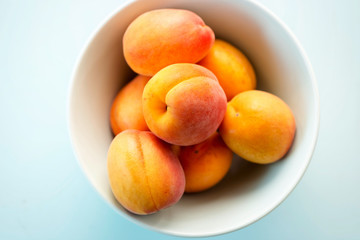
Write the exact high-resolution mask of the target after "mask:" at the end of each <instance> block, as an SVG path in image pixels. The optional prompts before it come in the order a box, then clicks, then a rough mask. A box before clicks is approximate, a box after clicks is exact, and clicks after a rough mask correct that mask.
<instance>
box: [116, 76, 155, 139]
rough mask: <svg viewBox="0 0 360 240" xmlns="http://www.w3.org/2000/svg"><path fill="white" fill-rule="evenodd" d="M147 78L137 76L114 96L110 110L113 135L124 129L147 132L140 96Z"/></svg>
mask: <svg viewBox="0 0 360 240" xmlns="http://www.w3.org/2000/svg"><path fill="white" fill-rule="evenodd" d="M149 79H150V78H149V77H145V76H141V75H138V76H136V77H135V78H134V79H133V80H131V81H130V82H129V83H128V84H126V85H125V86H124V87H123V88H122V89H121V90H120V91H119V93H118V94H117V95H116V97H115V99H114V101H113V103H112V106H111V109H110V125H111V129H112V131H113V133H114V135H117V134H119V133H120V132H122V131H124V130H126V129H137V130H142V131H146V130H149V128H148V126H147V125H146V122H145V119H144V114H143V111H142V94H143V91H144V87H145V85H146V83H147V82H148V81H149Z"/></svg>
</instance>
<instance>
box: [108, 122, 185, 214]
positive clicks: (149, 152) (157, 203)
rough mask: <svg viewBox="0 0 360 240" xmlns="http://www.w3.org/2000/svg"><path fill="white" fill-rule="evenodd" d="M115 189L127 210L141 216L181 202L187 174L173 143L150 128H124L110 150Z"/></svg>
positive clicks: (110, 163) (110, 165)
mask: <svg viewBox="0 0 360 240" xmlns="http://www.w3.org/2000/svg"><path fill="white" fill-rule="evenodd" d="M108 174H109V181H110V186H111V189H112V192H113V194H114V196H115V198H116V199H117V201H118V202H119V203H120V204H121V205H122V206H123V207H124V208H125V209H127V210H128V211H130V212H133V213H135V214H139V215H146V214H151V213H154V212H157V211H159V210H161V209H163V208H167V207H170V206H171V205H173V204H175V203H176V202H178V201H179V200H180V198H181V196H182V195H183V193H184V188H185V176H184V172H183V169H182V167H181V164H180V162H179V159H178V158H177V156H175V154H174V153H173V152H172V150H171V148H170V145H169V144H167V143H165V142H163V141H161V140H160V139H159V138H157V137H156V136H155V135H154V134H153V133H151V132H149V131H138V130H132V129H130V130H125V131H123V132H121V133H119V134H118V135H117V136H116V137H115V138H114V139H113V141H112V143H111V145H110V147H109V151H108Z"/></svg>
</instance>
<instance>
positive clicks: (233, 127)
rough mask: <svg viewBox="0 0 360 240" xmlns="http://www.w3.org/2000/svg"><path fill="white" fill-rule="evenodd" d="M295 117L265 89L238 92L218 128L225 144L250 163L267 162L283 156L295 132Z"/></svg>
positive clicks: (279, 100) (287, 107) (282, 102)
mask: <svg viewBox="0 0 360 240" xmlns="http://www.w3.org/2000/svg"><path fill="white" fill-rule="evenodd" d="M295 128H296V124H295V118H294V116H293V113H292V111H291V109H290V108H289V106H288V105H287V104H286V103H285V102H284V101H283V100H282V99H280V98H279V97H277V96H275V95H273V94H271V93H268V92H264V91H259V90H250V91H246V92H242V93H239V94H238V95H236V96H235V97H234V98H233V99H232V100H231V101H230V102H229V103H228V105H227V109H226V113H225V117H224V120H223V122H222V124H221V126H220V128H219V132H220V135H221V137H222V138H223V140H224V142H225V143H226V145H227V146H228V147H229V148H230V149H231V150H232V151H233V152H235V153H236V154H237V155H239V156H240V157H242V158H244V159H245V160H248V161H250V162H254V163H259V164H267V163H272V162H275V161H277V160H279V159H281V158H282V157H283V156H284V155H285V154H286V153H287V152H288V150H289V149H290V147H291V145H292V142H293V139H294V135H295Z"/></svg>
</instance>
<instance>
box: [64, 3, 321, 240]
mask: <svg viewBox="0 0 360 240" xmlns="http://www.w3.org/2000/svg"><path fill="white" fill-rule="evenodd" d="M141 1H144V0H126V1H125V2H123V3H122V4H120V5H119V6H118V7H116V8H115V9H114V10H113V11H112V12H110V13H109V14H108V15H106V16H105V18H103V20H102V21H100V23H98V24H97V26H96V27H95V29H94V30H93V31H92V32H91V34H90V35H89V37H88V38H87V39H86V41H85V42H84V43H83V45H82V47H81V50H80V53H79V54H78V56H77V58H76V60H75V65H74V68H73V70H72V73H71V78H70V79H71V80H70V83H69V85H68V89H67V93H68V95H67V103H66V109H67V111H66V112H67V117H66V121H67V130H68V134H69V138H70V143H71V146H72V148H73V152H74V155H75V158H76V162H77V163H78V164H79V167H80V169H81V172H82V173H83V174H84V175H85V176H86V178H87V180H88V181H89V182H90V183H91V184H90V185H91V186H92V188H93V190H95V192H96V193H97V194H98V195H100V196H101V197H100V198H101V199H102V200H103V201H104V202H106V205H107V206H110V208H112V209H114V210H115V212H117V213H119V214H120V215H121V216H122V217H124V218H125V219H127V220H129V221H130V222H133V223H135V224H137V225H139V226H141V227H144V228H146V229H149V230H155V231H156V232H158V233H162V234H168V235H172V236H178V237H210V236H218V235H222V234H227V233H231V232H234V231H237V230H240V229H243V228H245V227H247V226H249V225H251V224H253V223H255V222H257V221H259V220H260V219H262V218H263V217H265V216H266V215H268V214H269V213H270V212H272V211H273V210H274V209H276V208H277V207H278V206H279V205H280V204H281V203H282V202H283V201H284V200H285V199H286V198H287V197H288V196H289V195H290V194H291V193H292V192H293V191H294V189H295V188H296V186H297V185H298V184H299V182H300V180H301V179H302V178H303V176H304V174H305V172H306V169H307V168H308V166H309V164H310V162H311V159H312V156H313V154H314V151H315V148H316V144H317V140H318V135H319V128H320V97H319V92H318V86H317V82H316V77H315V73H314V71H313V67H312V65H311V62H310V60H309V58H308V56H307V54H306V52H305V50H304V49H303V47H302V45H301V44H300V41H299V40H298V39H297V38H296V36H295V34H294V33H293V32H292V31H291V29H290V28H289V27H288V26H287V25H286V24H285V23H284V22H283V21H282V20H281V19H280V18H279V17H278V16H277V15H275V14H274V13H273V12H272V11H271V10H269V9H268V8H267V7H265V6H264V5H263V4H261V3H259V2H257V1H255V0H244V2H248V3H250V4H253V5H254V6H255V7H257V8H259V9H260V10H261V11H262V12H264V14H267V15H268V16H269V17H270V18H272V19H273V20H274V22H276V23H277V24H278V25H279V26H280V27H281V28H282V29H283V30H284V32H285V34H287V35H288V36H289V37H290V39H291V41H293V42H294V44H295V46H296V48H297V49H298V51H299V54H300V56H301V58H302V59H303V61H304V64H305V67H306V70H307V72H308V74H309V76H310V82H311V90H312V95H313V96H314V100H315V101H314V107H313V111H314V115H313V118H312V121H313V122H314V128H315V131H314V133H313V135H312V136H311V139H310V142H309V144H308V146H309V149H310V151H308V152H307V154H306V155H305V156H304V159H306V164H304V165H303V168H302V169H299V172H300V173H301V174H299V175H298V177H297V179H296V181H294V184H293V186H291V188H290V191H288V192H286V193H285V194H283V195H282V196H281V197H279V200H278V201H277V202H276V203H275V204H273V205H272V206H271V207H269V208H268V209H267V210H266V211H263V212H262V214H260V215H258V216H256V217H253V218H252V219H249V220H248V221H247V223H246V224H243V225H239V226H236V227H231V228H223V230H222V231H216V232H206V233H199V234H188V233H182V232H176V231H170V230H166V229H162V228H160V227H158V226H151V225H148V224H146V223H144V222H142V221H138V220H137V219H135V218H133V217H130V216H129V215H127V214H124V213H123V212H121V211H120V210H119V209H118V208H117V207H116V206H114V205H113V204H110V203H109V202H108V201H107V200H106V199H105V198H104V197H103V196H102V195H101V194H99V193H98V191H97V189H96V187H95V185H94V183H93V181H92V180H91V178H90V174H89V173H88V172H87V171H85V165H84V163H83V162H82V161H80V160H79V158H80V156H79V153H78V152H79V151H78V149H79V146H78V144H77V143H76V140H75V136H74V133H73V131H72V129H73V123H72V122H73V120H72V115H71V112H72V104H71V103H72V102H73V100H72V99H73V97H74V85H75V79H76V75H77V72H78V69H79V66H80V65H81V63H82V61H83V58H84V55H85V53H86V52H87V51H88V49H89V47H90V45H91V43H92V42H93V40H94V39H95V37H96V36H97V35H98V33H99V32H100V31H101V29H102V28H103V27H104V26H105V25H106V23H107V22H108V21H110V20H111V19H112V18H113V17H115V16H116V15H117V14H118V13H119V12H120V11H121V10H123V9H124V8H126V7H128V6H130V5H131V4H132V3H134V2H141ZM234 1H236V0H234ZM169 2H171V0H170V1H169Z"/></svg>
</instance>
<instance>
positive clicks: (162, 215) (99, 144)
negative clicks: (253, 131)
mask: <svg viewBox="0 0 360 240" xmlns="http://www.w3.org/2000/svg"><path fill="white" fill-rule="evenodd" d="M169 7H170V8H184V9H189V10H192V11H194V12H196V13H197V14H199V15H200V16H201V17H202V18H203V19H204V21H205V23H206V24H207V25H209V26H210V27H211V28H212V29H213V30H214V32H215V35H216V37H218V38H222V39H225V40H227V41H229V42H231V43H233V44H234V45H236V46H237V47H239V48H240V49H241V50H242V51H243V52H244V53H245V54H246V55H247V56H248V57H249V59H250V60H251V62H252V63H253V65H254V67H255V71H256V74H257V78H258V89H262V90H266V91H269V92H272V93H274V94H275V95H277V96H279V97H281V98H282V99H283V100H284V101H285V102H286V103H288V105H289V106H290V107H291V109H292V110H293V113H294V115H295V119H296V123H297V130H296V136H295V140H294V143H293V146H292V148H291V149H290V151H289V153H288V154H287V155H286V157H285V159H283V160H281V161H279V162H277V163H275V164H271V165H267V166H262V165H256V164H251V163H247V162H245V161H244V160H241V159H239V158H234V161H233V165H232V167H231V169H230V172H229V174H228V175H227V176H226V177H225V179H224V180H223V181H222V182H221V183H219V184H218V185H217V186H216V187H214V188H213V189H211V190H209V191H206V192H203V193H198V194H191V195H190V194H185V195H184V196H183V198H182V199H181V200H180V201H179V202H178V203H177V204H176V205H174V206H172V207H170V208H167V209H165V210H162V211H160V212H158V213H156V214H152V215H149V216H136V215H134V214H131V213H129V212H127V211H126V210H125V209H124V208H122V207H121V206H120V205H119V204H118V203H117V202H116V200H115V199H114V197H113V195H112V192H111V189H110V185H109V181H108V176H107V167H106V166H107V165H106V161H107V159H106V158H107V151H108V147H109V145H110V142H111V140H112V138H113V135H112V133H111V130H110V125H109V111H110V106H111V103H112V100H113V98H114V96H115V95H116V93H117V92H118V90H119V89H120V88H121V86H122V85H124V83H125V82H126V81H128V80H129V79H130V78H131V76H132V75H131V74H132V73H131V71H130V70H129V68H128V67H127V65H126V63H125V61H124V58H123V53H122V36H123V33H124V31H125V29H126V27H127V26H128V25H129V23H130V22H131V21H132V20H133V19H135V18H136V17H137V16H138V15H140V14H141V13H143V12H145V11H148V10H152V9H156V8H169ZM318 128H319V99H318V92H317V87H316V81H315V78H314V74H313V72H312V69H311V66H310V63H309V61H308V59H307V57H306V55H305V53H304V51H303V50H302V48H301V46H300V44H299V42H298V41H297V40H296V38H295V37H294V35H293V34H292V33H291V32H290V31H289V29H288V28H287V27H286V26H285V25H284V24H283V23H282V22H281V21H280V20H279V19H278V18H277V17H276V16H274V14H272V13H271V12H269V10H267V9H266V8H264V7H263V6H261V5H259V4H258V3H256V2H253V1H242V0H224V1H219V0H165V1H164V0H151V1H149V0H139V1H135V2H129V3H127V4H124V5H123V6H121V7H120V8H119V9H117V10H116V11H115V12H114V13H112V14H111V15H110V17H109V18H108V19H106V20H105V21H104V22H103V23H102V24H101V25H100V27H99V29H98V30H97V31H96V32H95V33H94V35H93V36H92V38H91V40H90V41H89V42H88V44H87V45H86V47H85V48H84V51H83V52H82V53H81V55H80V58H79V61H78V64H77V66H76V67H75V71H74V75H73V79H72V86H71V91H70V99H69V131H70V135H71V140H72V144H73V147H74V151H75V153H76V156H77V159H78V161H79V163H80V166H81V168H82V169H83V170H84V172H85V174H86V176H87V177H88V179H89V181H90V182H91V183H92V185H93V186H94V187H95V189H96V190H97V191H98V193H99V194H100V195H101V196H102V197H103V198H104V199H105V201H106V202H107V203H109V204H110V205H111V206H112V207H113V208H114V209H115V210H116V211H117V212H119V213H120V215H122V216H123V217H126V218H128V219H129V220H132V221H134V222H136V223H137V224H140V225H142V226H144V227H147V228H150V229H153V230H156V231H160V232H163V233H167V234H172V235H178V236H193V237H194V236H211V235H217V234H222V233H227V232H230V231H234V230H237V229H240V228H242V227H244V226H247V225H249V224H251V223H253V222H255V221H256V220H258V219H260V218H261V217H263V216H264V215H266V214H267V213H269V212H270V211H271V210H273V209H274V208H275V207H276V206H278V205H279V204H280V203H281V202H282V201H283V200H284V199H285V198H286V197H287V196H288V194H289V193H290V192H291V191H292V190H293V189H294V187H295V186H296V184H297V183H298V182H299V180H300V179H301V177H302V175H303V174H304V172H305V170H306V168H307V166H308V164H309V161H310V159H311V156H312V153H313V150H314V147H315V144H316V140H317V135H318Z"/></svg>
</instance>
